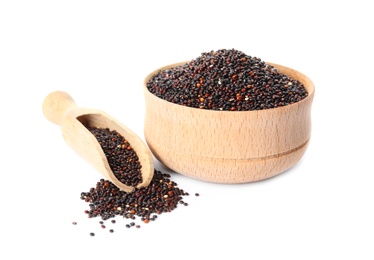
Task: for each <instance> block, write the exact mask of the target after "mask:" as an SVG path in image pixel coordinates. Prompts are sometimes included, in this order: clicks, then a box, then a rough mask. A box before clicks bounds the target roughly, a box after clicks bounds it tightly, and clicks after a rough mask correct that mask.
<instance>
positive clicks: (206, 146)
mask: <svg viewBox="0 0 374 260" xmlns="http://www.w3.org/2000/svg"><path fill="white" fill-rule="evenodd" d="M183 63H184V62H182V63H177V64H172V65H169V66H165V67H162V68H160V69H158V70H156V71H154V72H152V73H150V74H149V75H148V76H147V77H146V78H145V80H144V86H143V88H144V95H145V100H146V116H145V127H144V134H145V139H146V142H147V144H148V146H149V148H150V149H151V151H152V153H153V155H154V156H155V157H156V158H157V159H158V160H159V161H160V162H162V163H163V164H165V165H166V166H167V167H169V168H170V169H172V170H174V171H176V172H178V173H181V174H183V175H186V176H189V177H192V178H195V179H199V180H203V181H209V182H216V183H245V182H252V181H259V180H263V179H266V178H269V177H272V176H274V175H277V174H279V173H281V172H284V171H285V170H287V169H289V168H291V167H292V166H293V165H294V164H295V163H297V162H298V161H299V160H300V158H301V157H302V156H303V154H304V152H305V151H306V148H307V146H308V142H309V139H310V135H311V106H312V101H313V97H314V85H313V83H312V81H311V80H310V79H309V78H308V77H306V76H305V75H303V74H302V73H300V72H298V71H295V70H293V69H290V68H287V67H284V66H281V65H277V64H272V63H269V64H271V65H273V66H275V67H276V68H277V69H278V70H279V71H280V72H282V73H284V74H286V75H289V76H290V77H292V78H293V79H296V80H299V81H300V82H302V83H303V84H304V86H305V88H306V90H307V92H308V97H307V98H305V99H303V100H302V101H300V102H297V103H295V104H292V105H288V106H284V107H280V108H273V109H266V110H259V111H213V110H205V109H198V108H190V107H186V106H181V105H177V104H173V103H171V102H167V101H165V100H162V99H160V98H158V97H156V96H155V95H153V94H152V93H150V92H149V91H148V89H147V87H146V83H147V82H148V81H149V79H150V78H151V77H152V75H154V74H155V73H156V72H158V71H159V70H163V69H166V68H170V67H174V66H177V65H181V64H183Z"/></svg>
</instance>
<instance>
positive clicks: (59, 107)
mask: <svg viewBox="0 0 374 260" xmlns="http://www.w3.org/2000/svg"><path fill="white" fill-rule="evenodd" d="M75 107H77V106H76V104H75V102H74V100H73V98H72V97H71V96H70V95H69V94H68V93H66V92H64V91H54V92H52V93H50V94H49V95H48V96H47V97H46V98H45V99H44V102H43V113H44V116H45V117H46V118H47V119H48V120H49V121H51V122H52V123H55V124H57V125H61V123H62V121H63V119H64V118H65V116H66V115H67V114H68V113H69V111H71V110H72V109H73V108H75Z"/></svg>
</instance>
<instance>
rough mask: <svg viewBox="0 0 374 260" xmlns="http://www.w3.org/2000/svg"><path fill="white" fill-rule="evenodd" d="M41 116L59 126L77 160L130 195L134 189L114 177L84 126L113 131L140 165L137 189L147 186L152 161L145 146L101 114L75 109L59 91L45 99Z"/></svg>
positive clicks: (96, 144) (70, 100)
mask: <svg viewBox="0 0 374 260" xmlns="http://www.w3.org/2000/svg"><path fill="white" fill-rule="evenodd" d="M43 113H44V115H45V117H46V118H47V119H48V120H49V121H51V122H53V123H55V124H58V125H60V126H61V130H62V135H63V137H64V139H65V141H66V143H67V144H68V145H69V146H70V147H71V148H73V149H74V150H75V151H76V152H77V153H78V154H79V155H80V156H82V157H83V158H84V159H85V160H86V161H87V162H89V163H90V164H91V165H93V166H94V167H95V168H96V169H97V170H98V171H99V172H101V173H102V174H103V175H104V177H105V178H107V179H108V180H110V181H111V182H113V183H114V184H115V185H116V186H117V187H119V188H120V189H121V190H124V191H126V192H132V191H133V190H134V187H131V186H127V185H125V184H123V183H122V182H120V181H119V180H118V179H117V178H116V177H115V176H114V174H113V172H112V170H111V169H110V166H109V164H108V161H107V158H106V156H105V154H104V152H103V150H102V148H101V146H100V144H99V143H98V141H97V140H96V138H95V137H94V135H93V134H91V132H90V131H89V130H88V129H87V128H86V126H87V127H100V128H109V129H110V130H116V131H117V132H118V133H119V134H121V135H122V136H123V137H124V138H125V139H126V140H127V141H129V143H130V144H131V146H132V147H133V149H134V150H135V152H136V153H137V155H138V157H139V161H140V163H141V165H142V168H141V171H142V177H143V182H142V183H140V184H139V185H138V186H137V187H142V186H147V185H148V184H149V183H150V182H151V180H152V178H153V173H154V166H153V157H152V154H151V153H150V151H149V149H148V147H147V145H146V144H145V143H144V142H143V141H142V140H141V139H140V138H139V137H138V136H137V135H136V134H135V133H133V132H132V131H131V130H130V129H129V128H128V127H126V126H124V125H123V124H121V123H120V122H118V121H117V120H115V119H114V118H112V117H111V116H109V115H108V114H106V113H105V112H103V111H99V110H96V109H90V108H80V107H77V106H76V104H75V102H74V100H73V99H72V98H71V96H70V95H69V94H67V93H66V92H63V91H56V92H52V93H50V94H49V95H48V96H47V97H46V98H45V100H44V102H43Z"/></svg>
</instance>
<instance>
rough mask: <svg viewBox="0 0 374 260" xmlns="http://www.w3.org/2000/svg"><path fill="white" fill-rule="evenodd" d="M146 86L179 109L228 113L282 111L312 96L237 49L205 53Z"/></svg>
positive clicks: (262, 62) (299, 86) (282, 75)
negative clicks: (281, 108) (280, 109)
mask: <svg viewBox="0 0 374 260" xmlns="http://www.w3.org/2000/svg"><path fill="white" fill-rule="evenodd" d="M146 86H147V88H148V90H149V91H150V92H151V93H153V94H154V95H156V96H157V97H159V98H161V99H164V100H166V101H169V102H172V103H175V104H178V105H182V106H188V107H194V108H200V109H209V110H224V111H249V110H263V109H270V108H276V107H282V106H286V105H290V104H293V103H296V102H299V101H301V100H302V99H304V98H306V97H307V96H308V93H307V91H306V89H305V87H304V86H303V84H302V83H300V82H299V81H297V80H294V79H292V78H291V77H289V76H287V75H284V74H282V73H280V72H279V71H278V70H277V69H276V68H275V67H274V66H272V65H270V64H267V63H265V62H264V61H261V59H259V58H257V57H252V56H249V55H246V54H245V53H243V52H241V51H238V50H235V49H220V50H218V51H210V52H204V53H202V54H201V56H199V57H197V58H196V59H193V60H191V61H190V62H187V63H185V64H183V65H180V66H176V67H172V68H169V69H166V70H161V71H158V72H157V73H156V74H155V75H154V76H152V77H151V78H150V80H149V81H148V82H147V84H146Z"/></svg>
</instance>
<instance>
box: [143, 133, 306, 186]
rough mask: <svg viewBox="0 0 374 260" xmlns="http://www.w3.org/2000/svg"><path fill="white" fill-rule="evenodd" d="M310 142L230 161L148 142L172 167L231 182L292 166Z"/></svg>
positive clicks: (258, 177) (265, 175)
mask: <svg viewBox="0 0 374 260" xmlns="http://www.w3.org/2000/svg"><path fill="white" fill-rule="evenodd" d="M308 143H309V140H308V141H306V142H305V143H304V144H302V145H301V146H299V147H297V148H295V149H292V150H291V151H288V152H286V153H282V154H278V155H274V156H268V157H265V158H258V159H241V160H230V159H218V158H201V157H199V158H194V157H193V156H186V155H181V154H175V153H173V152H170V151H167V150H164V149H162V148H161V149H160V148H157V149H152V145H150V143H149V142H148V144H149V146H150V149H151V151H152V153H153V154H154V155H155V157H156V158H157V160H159V161H160V162H161V163H162V164H164V165H165V166H167V167H168V168H170V169H171V170H173V171H175V172H177V173H179V174H182V175H184V176H187V177H191V178H193V179H197V180H201V181H206V182H213V183H227V184H235V183H248V182H256V181H260V180H264V179H268V178H271V177H273V176H275V175H278V174H280V173H282V172H284V171H286V170H288V169H290V168H291V167H292V166H294V165H295V164H296V163H297V162H298V161H299V160H300V159H301V157H302V156H303V154H304V153H305V151H306V149H307V146H308ZM156 150H162V151H156ZM160 154H162V155H163V156H160Z"/></svg>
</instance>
